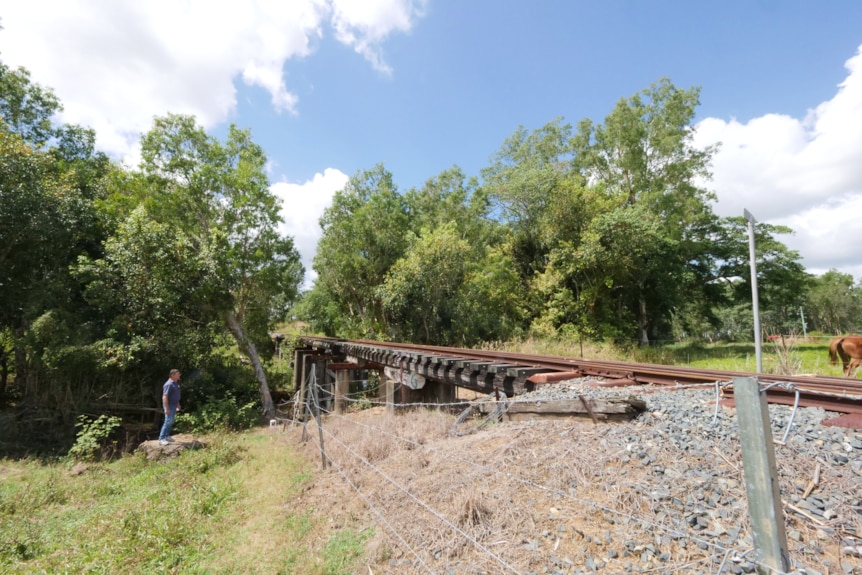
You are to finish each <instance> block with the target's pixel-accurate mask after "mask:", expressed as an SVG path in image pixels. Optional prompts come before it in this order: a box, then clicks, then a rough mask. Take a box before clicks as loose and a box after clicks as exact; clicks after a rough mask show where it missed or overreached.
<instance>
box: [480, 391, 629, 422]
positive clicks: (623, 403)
mask: <svg viewBox="0 0 862 575" xmlns="http://www.w3.org/2000/svg"><path fill="white" fill-rule="evenodd" d="M476 407H477V409H478V410H479V412H480V413H482V414H483V415H485V414H488V413H490V411H491V410H493V409H494V405H493V404H489V403H480V404H478V405H477V406H476ZM644 411H646V402H644V401H643V400H642V399H640V398H639V397H634V396H629V397H619V398H608V399H596V398H586V397H585V398H584V399H583V401H582V400H581V399H580V398H575V399H557V400H538V401H530V402H517V401H515V402H513V403H511V404H510V405H509V408H508V410H507V411H506V414H505V415H504V416H503V419H505V420H508V421H523V420H525V419H539V418H550V419H569V418H572V417H583V418H585V419H589V420H592V419H593V417H595V420H598V421H629V420H631V419H634V418H635V417H637V416H638V415H639V414H640V413H642V412H644ZM590 412H592V413H590Z"/></svg>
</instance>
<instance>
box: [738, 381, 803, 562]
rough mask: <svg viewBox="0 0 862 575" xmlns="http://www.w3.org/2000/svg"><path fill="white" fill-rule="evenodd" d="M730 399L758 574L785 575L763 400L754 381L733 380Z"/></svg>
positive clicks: (781, 519)
mask: <svg viewBox="0 0 862 575" xmlns="http://www.w3.org/2000/svg"><path fill="white" fill-rule="evenodd" d="M733 395H734V397H735V399H736V418H737V420H738V423H739V440H740V442H741V443H742V466H743V472H744V476H745V491H746V494H747V495H748V512H749V514H750V516H751V529H752V531H753V533H754V549H755V554H756V556H757V562H758V565H757V570H758V573H762V574H767V573H773V572H778V573H786V572H788V571H790V559H789V555H788V553H787V536H786V535H785V532H784V513H783V512H782V509H781V494H780V493H779V488H778V472H777V470H776V466H775V449H774V447H773V445H772V429H771V428H770V425H769V410H768V409H767V403H766V397H765V396H764V395H763V394H762V393H761V392H760V384H759V383H758V381H757V380H756V379H755V378H753V377H734V378H733Z"/></svg>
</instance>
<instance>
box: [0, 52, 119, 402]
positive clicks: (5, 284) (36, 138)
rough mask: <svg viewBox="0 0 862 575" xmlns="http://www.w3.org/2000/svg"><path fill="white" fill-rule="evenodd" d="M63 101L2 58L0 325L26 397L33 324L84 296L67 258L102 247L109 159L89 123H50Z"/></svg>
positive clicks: (31, 378)
mask: <svg viewBox="0 0 862 575" xmlns="http://www.w3.org/2000/svg"><path fill="white" fill-rule="evenodd" d="M60 109H61V107H60V103H59V101H58V100H57V98H56V97H55V96H54V95H53V93H52V92H51V91H50V90H49V89H46V88H42V87H41V86H38V85H37V84H33V83H31V81H30V76H29V73H27V72H26V70H23V69H20V68H19V69H18V70H10V69H9V68H8V67H7V66H5V65H3V64H2V63H0V115H2V117H0V329H6V330H8V333H10V334H11V337H12V340H13V349H14V353H13V354H12V355H13V356H14V365H15V381H16V383H17V384H18V385H19V386H21V387H23V388H24V392H25V395H26V396H27V397H28V398H32V396H33V395H34V393H36V391H37V389H36V382H37V380H38V378H37V377H35V374H33V373H31V371H30V368H31V361H30V360H31V359H33V360H35V358H36V356H37V353H36V350H32V349H29V350H28V342H27V339H28V334H29V332H30V327H31V325H32V323H33V322H34V321H35V320H36V319H37V318H39V317H40V316H42V315H43V314H45V313H48V312H51V311H54V312H57V311H59V310H63V311H64V313H72V312H73V311H74V310H73V309H72V308H74V307H75V306H76V305H77V304H78V303H79V301H78V300H77V299H76V297H75V292H76V286H74V285H73V281H72V279H71V277H70V275H69V265H70V264H71V263H73V262H74V261H75V259H76V257H77V256H78V255H80V254H82V253H90V252H92V251H94V250H97V249H98V245H99V242H100V239H101V237H100V234H101V233H102V230H101V226H100V225H99V224H98V218H97V216H96V213H95V210H94V201H95V199H96V198H97V197H98V196H99V195H100V194H101V191H102V188H101V184H100V182H101V179H102V178H103V176H104V174H105V172H106V171H107V169H108V168H109V165H110V163H109V162H108V160H107V158H106V157H105V156H104V155H103V154H99V153H96V152H95V150H94V141H95V136H94V134H93V132H92V131H91V130H85V129H83V128H80V127H77V126H69V125H59V126H55V125H53V124H52V123H51V116H52V115H53V114H54V113H56V112H58V111H60ZM73 323H74V322H73ZM7 360H8V356H7Z"/></svg>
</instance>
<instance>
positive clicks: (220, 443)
mask: <svg viewBox="0 0 862 575" xmlns="http://www.w3.org/2000/svg"><path fill="white" fill-rule="evenodd" d="M281 437H283V436H281ZM208 441H209V445H208V446H207V447H206V448H204V449H201V450H198V451H186V452H184V453H183V454H182V455H181V456H180V457H178V458H176V459H172V460H168V461H162V462H150V461H147V460H146V459H145V458H144V457H143V456H140V455H133V456H127V457H123V458H121V459H119V460H116V461H113V462H107V463H95V464H91V465H90V466H89V468H88V470H87V471H85V472H84V473H83V474H81V475H77V476H73V475H72V474H70V473H69V471H70V467H71V462H67V461H63V460H55V461H49V462H46V461H37V460H22V461H14V460H8V459H6V460H0V573H22V574H27V573H75V574H77V573H92V574H97V573H183V574H204V573H237V574H249V573H291V574H297V575H329V574H333V575H335V574H338V573H349V572H350V569H351V568H352V566H353V562H354V561H355V560H356V559H357V558H358V557H360V556H361V555H362V554H363V542H364V541H365V537H364V536H360V535H357V534H355V533H353V532H352V531H350V530H349V529H344V530H342V531H338V532H335V533H334V534H332V535H330V530H329V528H328V527H327V526H325V525H323V521H324V520H323V519H321V518H320V517H319V516H317V515H316V514H314V513H313V510H312V511H307V510H306V511H300V510H299V508H298V506H297V505H296V501H295V500H296V498H297V496H298V494H300V493H301V492H302V490H303V489H304V488H305V486H306V485H307V484H308V483H309V482H310V481H311V480H312V478H313V469H309V468H307V467H306V465H307V464H306V462H305V461H304V460H303V459H302V458H301V457H300V456H298V455H297V454H296V453H295V452H294V451H293V449H292V448H291V446H290V445H288V444H286V443H284V441H283V440H282V439H280V438H279V436H278V435H276V434H269V433H267V431H266V430H256V431H253V432H248V433H241V434H234V435H222V436H217V437H211V438H210V439H209V440H208ZM321 532H323V533H326V535H321V534H320V533H321ZM318 540H319V541H320V542H321V543H320V544H317V541H318ZM327 540H329V544H327V545H326V546H325V547H323V546H322V544H323V542H324V541H327Z"/></svg>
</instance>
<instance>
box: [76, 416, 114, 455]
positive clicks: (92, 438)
mask: <svg viewBox="0 0 862 575" xmlns="http://www.w3.org/2000/svg"><path fill="white" fill-rule="evenodd" d="M120 423H122V420H121V419H120V418H119V417H116V416H113V415H112V416H110V417H109V416H107V415H104V414H103V415H100V416H99V417H98V418H96V419H92V418H90V417H88V416H86V415H79V416H78V423H76V424H75V427H77V428H78V435H77V437H76V439H75V444H74V445H73V446H72V448H71V449H69V457H71V458H73V459H78V460H93V459H96V458H97V457H99V456H102V455H105V453H106V451H108V449H109V448H110V447H113V446H114V445H115V444H116V442H115V441H111V436H112V435H113V434H114V431H116V430H117V428H118V427H120Z"/></svg>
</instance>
